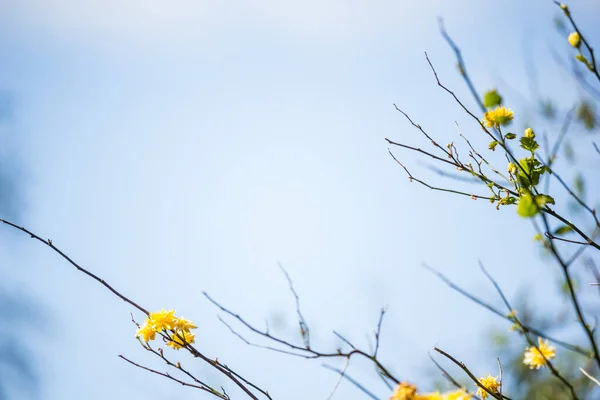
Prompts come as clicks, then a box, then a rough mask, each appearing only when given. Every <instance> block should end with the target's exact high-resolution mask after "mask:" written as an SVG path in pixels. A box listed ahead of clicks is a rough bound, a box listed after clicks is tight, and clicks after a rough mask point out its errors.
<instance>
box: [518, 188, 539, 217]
mask: <svg viewBox="0 0 600 400" xmlns="http://www.w3.org/2000/svg"><path fill="white" fill-rule="evenodd" d="M538 212H540V209H539V208H538V205H537V203H536V202H535V200H534V198H533V196H532V195H531V194H529V193H526V194H524V195H523V196H521V197H520V198H519V205H518V206H517V213H518V214H519V215H520V216H521V217H524V218H531V217H533V216H535V215H536V214H537V213H538Z"/></svg>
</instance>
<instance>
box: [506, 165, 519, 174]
mask: <svg viewBox="0 0 600 400" xmlns="http://www.w3.org/2000/svg"><path fill="white" fill-rule="evenodd" d="M508 172H510V173H511V174H513V175H516V174H517V172H518V169H517V166H516V165H515V163H512V162H509V163H508Z"/></svg>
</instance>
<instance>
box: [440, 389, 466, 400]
mask: <svg viewBox="0 0 600 400" xmlns="http://www.w3.org/2000/svg"><path fill="white" fill-rule="evenodd" d="M471 397H473V396H472V395H471V394H470V393H467V392H466V390H464V389H458V390H455V391H454V392H448V393H446V394H445V395H444V400H471Z"/></svg>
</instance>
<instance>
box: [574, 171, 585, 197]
mask: <svg viewBox="0 0 600 400" xmlns="http://www.w3.org/2000/svg"><path fill="white" fill-rule="evenodd" d="M574 184H575V191H576V192H577V196H579V197H583V194H584V193H585V182H584V181H583V177H582V176H581V174H577V175H575V182H574Z"/></svg>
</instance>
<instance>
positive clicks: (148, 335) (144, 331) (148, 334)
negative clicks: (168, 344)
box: [135, 320, 156, 342]
mask: <svg viewBox="0 0 600 400" xmlns="http://www.w3.org/2000/svg"><path fill="white" fill-rule="evenodd" d="M140 336H141V337H142V339H144V341H145V342H149V341H151V340H154V338H155V337H156V331H155V330H154V328H153V327H152V325H149V324H148V320H146V322H145V323H144V325H142V327H141V328H140V329H138V331H137V333H136V335H135V337H136V338H139V337H140Z"/></svg>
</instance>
